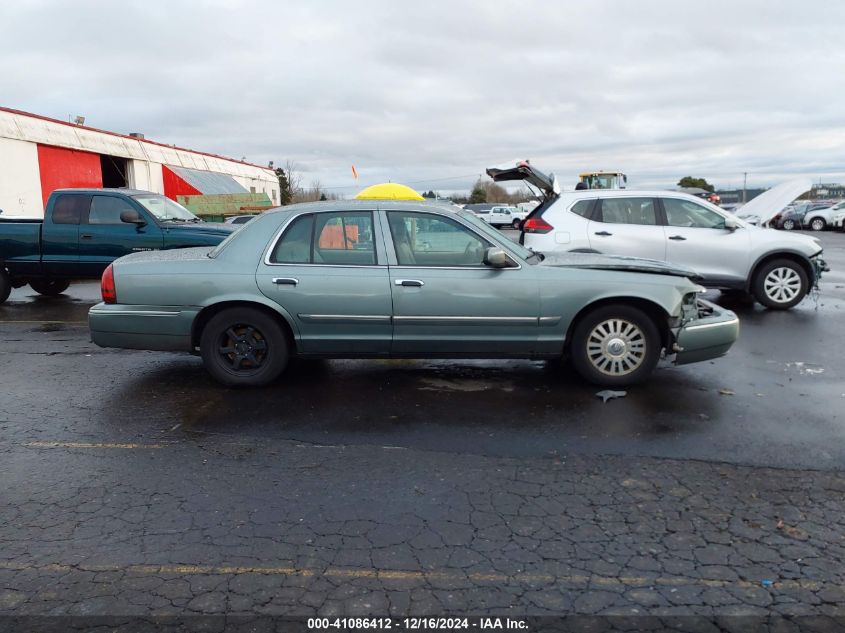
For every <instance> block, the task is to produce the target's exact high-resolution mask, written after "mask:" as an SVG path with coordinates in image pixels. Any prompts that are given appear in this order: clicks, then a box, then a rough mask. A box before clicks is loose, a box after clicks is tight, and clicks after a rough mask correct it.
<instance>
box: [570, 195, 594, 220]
mask: <svg viewBox="0 0 845 633" xmlns="http://www.w3.org/2000/svg"><path fill="white" fill-rule="evenodd" d="M595 201H596V199H595V198H590V199H589V200H579V201H578V202H576V203H575V204H573V205H572V207H570V209H569V210H570V211H572V213H574V214H575V215H580V216H581V217H582V218H588V217H589V216H590V211H591V210H592V209H593V203H594V202H595Z"/></svg>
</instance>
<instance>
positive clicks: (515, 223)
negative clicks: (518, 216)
mask: <svg viewBox="0 0 845 633" xmlns="http://www.w3.org/2000/svg"><path fill="white" fill-rule="evenodd" d="M519 224H520V220H514V221H513V222H512V223H511V226H512V227H513V228H514V229H517V230H519Z"/></svg>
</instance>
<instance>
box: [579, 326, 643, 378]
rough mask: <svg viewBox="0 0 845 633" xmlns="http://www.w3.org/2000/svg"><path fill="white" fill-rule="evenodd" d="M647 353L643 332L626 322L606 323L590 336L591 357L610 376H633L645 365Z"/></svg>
mask: <svg viewBox="0 0 845 633" xmlns="http://www.w3.org/2000/svg"><path fill="white" fill-rule="evenodd" d="M645 354H646V342H645V336H644V335H643V332H642V330H640V328H639V327H637V326H636V325H634V324H633V323H631V322H630V321H626V320H625V319H608V320H607V321H602V322H601V323H599V324H598V325H596V327H594V328H593V330H592V332H590V335H589V336H588V337H587V358H588V359H589V360H590V363H591V364H592V365H593V367H595V368H596V369H598V370H599V371H600V372H601V373H603V374H606V375H608V376H625V375H627V374H630V373H631V372H633V371H635V370H636V369H637V368H638V367H639V366H640V365H642V364H643V360H644V359H645Z"/></svg>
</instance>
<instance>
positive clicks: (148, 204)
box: [133, 194, 201, 222]
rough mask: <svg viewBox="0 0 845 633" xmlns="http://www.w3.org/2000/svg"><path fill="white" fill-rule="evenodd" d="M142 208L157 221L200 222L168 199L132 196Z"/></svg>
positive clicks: (152, 195) (154, 196)
mask: <svg viewBox="0 0 845 633" xmlns="http://www.w3.org/2000/svg"><path fill="white" fill-rule="evenodd" d="M133 197H134V199H135V200H137V201H138V202H140V203H141V205H143V207H144V208H145V209H146V210H147V211H149V212H150V213H152V214H153V215H154V216H155V217H156V219H157V220H163V221H167V220H177V221H179V222H201V220H200V219H199V218H198V217H197V216H195V215H194V214H193V213H191V212H190V211H188V210H187V209H186V208H185V207H183V206H182V205H181V204H179V203H177V202H173V200H171V199H170V198H165V197H164V196H159V195H154V194H151V195H146V196H133Z"/></svg>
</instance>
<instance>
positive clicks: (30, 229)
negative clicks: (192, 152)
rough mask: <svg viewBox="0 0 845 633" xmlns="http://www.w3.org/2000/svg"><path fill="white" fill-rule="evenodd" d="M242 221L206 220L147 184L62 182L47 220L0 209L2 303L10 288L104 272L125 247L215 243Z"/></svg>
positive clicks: (53, 286) (59, 286) (38, 287)
mask: <svg viewBox="0 0 845 633" xmlns="http://www.w3.org/2000/svg"><path fill="white" fill-rule="evenodd" d="M237 228H238V226H235V225H229V224H211V223H206V222H203V221H202V220H200V219H199V218H198V217H196V216H195V215H193V214H192V213H191V212H190V211H188V210H187V209H185V208H184V207H182V206H181V205H179V204H177V203H175V202H173V201H172V200H170V199H169V198H165V197H164V196H162V195H160V194H157V193H151V192H149V191H136V190H133V189H58V190H56V191H54V192H53V193H52V194H51V195H50V198H49V199H48V200H47V208H46V209H45V211H44V219H43V220H15V219H12V218H9V219H6V220H4V219H3V216H2V215H0V303H3V302H4V301H5V300H6V299H8V297H9V293H10V292H11V291H12V288H19V287H21V286H24V285H26V284H29V285H30V286H31V287H32V289H33V290H35V291H36V292H39V293H41V294H44V295H57V294H60V293H62V292H64V291H65V290H66V289H67V287H68V285H70V281H71V280H72V279H99V278H100V276H101V275H102V274H103V271H104V270H105V268H106V266H108V265H109V264H110V263H111V262H112V261H113V260H115V259H117V258H118V257H121V256H123V255H128V254H129V253H137V252H139V251H155V250H162V249H170V248H185V247H190V246H206V245H216V244H219V243H220V242H222V241H223V239H225V238H226V236H227V235H229V234H230V233H231V232H232V231H234V230H236V229H237Z"/></svg>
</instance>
